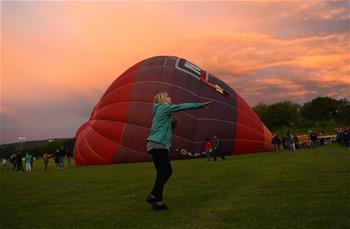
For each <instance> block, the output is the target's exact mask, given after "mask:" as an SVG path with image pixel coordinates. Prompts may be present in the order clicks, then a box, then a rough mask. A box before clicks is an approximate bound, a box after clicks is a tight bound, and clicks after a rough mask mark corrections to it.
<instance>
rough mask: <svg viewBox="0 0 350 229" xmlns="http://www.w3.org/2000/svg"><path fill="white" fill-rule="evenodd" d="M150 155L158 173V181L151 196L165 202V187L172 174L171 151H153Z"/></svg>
mask: <svg viewBox="0 0 350 229" xmlns="http://www.w3.org/2000/svg"><path fill="white" fill-rule="evenodd" d="M149 153H150V154H152V157H153V163H154V167H155V168H156V171H157V177H156V181H155V183H154V187H153V189H152V192H151V194H152V195H153V196H155V197H156V198H157V200H158V201H163V189H164V185H165V183H166V182H167V180H168V179H169V177H170V176H171V174H172V169H171V164H170V159H169V151H168V150H166V149H152V150H151V151H149Z"/></svg>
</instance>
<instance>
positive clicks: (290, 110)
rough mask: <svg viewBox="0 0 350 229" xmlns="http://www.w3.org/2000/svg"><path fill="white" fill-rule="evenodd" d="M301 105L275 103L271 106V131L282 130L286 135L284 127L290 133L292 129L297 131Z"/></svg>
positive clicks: (269, 112) (269, 109)
mask: <svg viewBox="0 0 350 229" xmlns="http://www.w3.org/2000/svg"><path fill="white" fill-rule="evenodd" d="M299 110H300V105H299V104H297V103H292V102H290V101H284V102H279V103H275V104H272V105H270V106H269V108H268V110H267V113H268V117H269V118H268V124H269V125H270V126H269V128H270V129H271V130H280V132H281V134H283V133H284V127H287V131H288V132H289V131H290V129H291V128H293V130H294V131H295V129H296V127H297V126H298V123H299Z"/></svg>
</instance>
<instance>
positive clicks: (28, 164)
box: [24, 153, 33, 172]
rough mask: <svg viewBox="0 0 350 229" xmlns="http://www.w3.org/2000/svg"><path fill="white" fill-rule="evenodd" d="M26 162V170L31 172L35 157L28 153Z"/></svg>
mask: <svg viewBox="0 0 350 229" xmlns="http://www.w3.org/2000/svg"><path fill="white" fill-rule="evenodd" d="M24 160H25V163H26V171H27V172H30V171H31V170H32V160H33V157H32V155H30V154H29V153H26V155H25V157H24Z"/></svg>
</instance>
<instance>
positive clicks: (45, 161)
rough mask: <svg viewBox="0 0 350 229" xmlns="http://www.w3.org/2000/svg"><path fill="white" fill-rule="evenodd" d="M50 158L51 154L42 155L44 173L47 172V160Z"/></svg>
mask: <svg viewBox="0 0 350 229" xmlns="http://www.w3.org/2000/svg"><path fill="white" fill-rule="evenodd" d="M51 157H52V155H51V154H49V153H44V155H43V161H44V165H45V169H44V170H45V171H47V165H48V164H49V159H50V158H51Z"/></svg>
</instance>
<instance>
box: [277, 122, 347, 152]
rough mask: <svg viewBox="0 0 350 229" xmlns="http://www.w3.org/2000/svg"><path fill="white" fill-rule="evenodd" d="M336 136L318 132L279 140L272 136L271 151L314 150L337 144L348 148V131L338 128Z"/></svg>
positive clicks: (283, 137) (284, 137)
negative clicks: (325, 145) (321, 146)
mask: <svg viewBox="0 0 350 229" xmlns="http://www.w3.org/2000/svg"><path fill="white" fill-rule="evenodd" d="M336 131H337V134H336V135H335V134H333V135H324V134H322V133H321V132H319V131H311V130H310V131H309V133H308V135H307V134H299V135H292V134H287V135H286V136H282V137H281V138H280V137H279V136H278V135H277V134H274V135H273V137H272V140H271V144H272V150H273V152H275V153H278V152H279V151H280V150H281V148H282V147H283V149H287V150H292V151H296V149H298V148H316V147H318V146H320V145H324V144H329V143H338V145H341V146H344V147H349V140H350V132H349V129H345V128H339V129H337V130H336Z"/></svg>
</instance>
